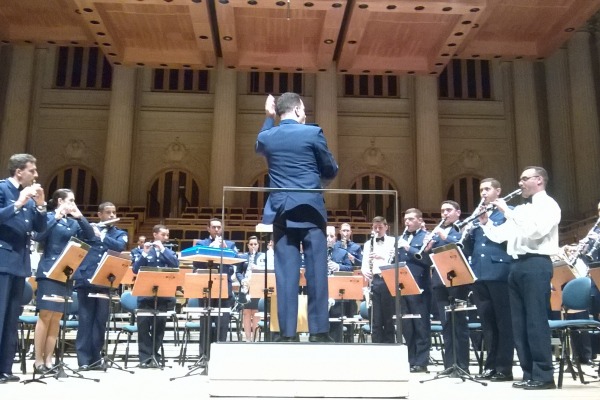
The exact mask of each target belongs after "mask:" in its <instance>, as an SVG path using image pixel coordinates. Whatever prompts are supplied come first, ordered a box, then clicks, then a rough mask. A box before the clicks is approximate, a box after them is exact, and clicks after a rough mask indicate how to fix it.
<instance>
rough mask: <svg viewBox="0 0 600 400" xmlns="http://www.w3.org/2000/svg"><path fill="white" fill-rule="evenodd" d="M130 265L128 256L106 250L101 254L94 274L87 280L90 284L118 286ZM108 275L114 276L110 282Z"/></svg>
mask: <svg viewBox="0 0 600 400" xmlns="http://www.w3.org/2000/svg"><path fill="white" fill-rule="evenodd" d="M130 265H131V260H130V259H129V258H125V257H123V256H122V255H121V253H119V252H118V251H113V250H108V251H107V252H106V253H104V255H103V256H102V259H101V260H100V264H99V265H98V268H97V269H96V272H95V273H94V276H92V278H91V279H89V281H90V283H91V284H92V285H97V286H107V287H115V286H118V285H119V284H120V283H121V280H122V279H123V276H125V273H126V272H127V270H128V269H129V266H130ZM110 275H113V276H114V280H113V282H112V283H111V282H110V279H109V277H110Z"/></svg>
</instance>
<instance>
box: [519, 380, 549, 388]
mask: <svg viewBox="0 0 600 400" xmlns="http://www.w3.org/2000/svg"><path fill="white" fill-rule="evenodd" d="M523 389H525V390H545V389H556V384H555V383H554V381H549V382H541V381H529V382H527V385H525V387H524V388H523Z"/></svg>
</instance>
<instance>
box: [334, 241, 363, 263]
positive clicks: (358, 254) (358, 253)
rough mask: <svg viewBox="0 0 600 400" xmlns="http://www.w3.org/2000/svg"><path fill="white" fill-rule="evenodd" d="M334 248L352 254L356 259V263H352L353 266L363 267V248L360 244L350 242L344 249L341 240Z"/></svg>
mask: <svg viewBox="0 0 600 400" xmlns="http://www.w3.org/2000/svg"><path fill="white" fill-rule="evenodd" d="M333 247H334V248H336V249H337V248H340V249H342V250H344V251H346V252H348V253H350V254H352V256H353V257H354V262H353V263H352V265H356V266H359V267H360V266H361V265H362V247H361V245H359V244H358V243H354V242H353V241H351V240H349V241H348V242H347V243H346V248H345V249H344V248H343V247H342V242H341V241H340V240H338V241H337V242H335V243H334V244H333Z"/></svg>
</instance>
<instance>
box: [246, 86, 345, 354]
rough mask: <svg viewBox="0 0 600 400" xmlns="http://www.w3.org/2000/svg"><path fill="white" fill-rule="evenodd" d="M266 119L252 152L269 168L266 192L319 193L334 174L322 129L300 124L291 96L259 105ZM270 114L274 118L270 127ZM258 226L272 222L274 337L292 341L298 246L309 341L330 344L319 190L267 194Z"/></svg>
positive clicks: (300, 107) (299, 109) (302, 117)
mask: <svg viewBox="0 0 600 400" xmlns="http://www.w3.org/2000/svg"><path fill="white" fill-rule="evenodd" d="M265 111H266V115H267V118H266V120H265V123H264V125H263V127H262V129H261V130H260V133H259V134H258V138H257V141H256V152H257V153H259V154H262V155H263V156H264V157H265V158H266V159H267V163H268V166H269V182H270V187H271V188H298V189H321V188H322V187H323V185H324V181H329V180H331V179H333V178H335V176H336V175H337V171H338V165H337V163H336V161H335V160H334V158H333V155H332V154H331V152H330V151H329V149H328V148H327V141H326V140H325V136H324V134H323V130H322V129H321V128H319V127H318V126H310V125H305V121H306V113H305V109H304V103H303V102H302V99H301V98H300V96H299V95H297V94H296V93H284V94H282V95H281V96H280V97H279V99H278V100H277V104H275V98H274V97H273V96H271V95H269V96H268V97H267V101H266V103H265ZM275 114H277V115H278V116H279V117H280V124H279V126H277V127H275V126H274V118H275ZM263 223H265V224H273V237H274V240H275V265H277V268H276V269H275V276H276V281H277V297H278V299H277V316H278V318H279V325H280V329H281V336H280V338H279V339H278V340H279V341H282V342H293V341H296V325H297V315H298V280H299V276H300V264H301V259H300V244H302V246H303V248H304V260H305V264H306V271H305V277H306V286H307V292H308V328H309V333H310V336H309V341H311V342H331V341H333V340H332V339H331V338H330V337H329V335H328V332H329V316H328V312H327V297H328V293H327V239H326V235H325V227H326V224H327V212H326V210H325V200H324V199H323V195H322V193H319V192H293V191H281V192H277V191H275V192H272V193H271V194H270V195H269V198H268V200H267V203H266V205H265V210H264V214H263Z"/></svg>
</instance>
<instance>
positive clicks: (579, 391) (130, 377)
mask: <svg viewBox="0 0 600 400" xmlns="http://www.w3.org/2000/svg"><path fill="white" fill-rule="evenodd" d="M245 345H246V344H244V343H239V344H238V343H236V344H233V345H232V346H231V349H233V350H235V349H238V351H237V352H238V353H239V352H240V351H239V349H240V346H245ZM248 345H249V346H255V345H253V344H248ZM292 346H298V347H297V348H307V347H309V346H310V347H315V348H319V347H320V346H335V345H321V344H304V343H301V344H287V343H286V344H280V348H281V354H282V355H285V354H286V353H287V351H286V349H290V348H291V347H292ZM343 347H345V348H346V349H347V350H348V351H350V352H352V351H353V350H355V349H353V347H356V348H357V349H356V350H357V351H360V350H358V348H359V347H368V346H361V345H358V346H356V345H354V346H343ZM241 352H242V353H244V352H245V351H241ZM228 358H230V359H229V360H227V361H226V362H225V365H226V364H228V365H229V373H230V375H231V378H232V380H237V381H236V383H235V385H237V386H238V387H237V389H239V390H241V392H242V393H244V389H245V388H246V391H245V393H250V394H253V396H254V394H256V393H262V392H263V391H262V390H261V389H260V387H264V393H269V391H270V389H271V388H270V387H269V386H270V385H274V384H272V383H270V382H268V381H267V380H261V381H253V380H249V381H246V382H242V381H241V380H243V378H244V376H259V375H260V373H258V374H257V371H260V370H261V368H264V364H265V363H268V362H269V361H270V360H268V359H266V358H262V359H254V360H252V359H247V358H246V357H238V356H236V355H235V354H234V353H232V354H231V357H228ZM221 361H224V360H219V363H220V364H223V363H222V362H221ZM65 362H66V363H67V365H69V366H71V367H76V366H77V361H76V359H75V358H74V357H68V358H65ZM32 363H33V361H31V360H28V364H27V369H28V374H27V375H21V374H17V375H18V376H19V377H21V379H22V380H23V379H29V378H31V370H32V368H31V364H32ZM130 365H131V364H130ZM134 365H135V364H134ZM187 365H191V363H188V364H187ZM187 365H186V366H185V367H181V366H179V365H177V364H176V362H175V360H173V359H168V362H167V366H172V368H169V367H168V368H165V369H164V370H158V369H137V368H132V369H131V370H133V371H135V374H129V373H127V372H122V371H118V370H116V369H109V370H108V371H107V372H103V371H88V372H83V373H82V374H83V375H84V376H85V377H88V378H95V379H100V382H99V383H97V382H94V381H90V380H81V379H77V378H64V379H61V380H56V379H54V378H49V379H45V381H46V382H47V384H46V385H44V384H40V383H29V384H27V385H23V384H22V383H8V384H2V385H0V393H1V394H2V398H27V399H51V400H54V399H64V398H73V399H77V400H79V399H85V400H96V399H98V400H100V399H102V400H106V399H108V398H111V399H115V398H117V399H127V398H145V399H177V398H191V397H190V396H193V398H194V399H196V400H205V399H209V398H210V395H209V393H210V392H211V388H210V385H211V383H210V381H209V377H208V376H206V375H195V376H191V377H187V378H182V379H176V380H170V379H171V378H174V377H180V376H182V375H185V374H186V373H187V372H188V371H189V369H188V367H187ZM219 368H221V367H219ZM584 368H585V372H588V373H590V374H592V373H594V372H595V370H592V368H591V367H587V366H586V367H584ZM327 369H329V370H330V371H331V373H330V376H339V372H340V371H341V372H342V373H345V374H346V375H347V376H363V377H368V376H370V374H369V372H368V371H372V370H373V369H377V367H376V366H374V365H372V363H371V361H365V359H364V357H363V358H360V357H356V358H355V360H353V362H350V363H349V362H347V361H345V360H344V362H343V363H340V362H336V360H331V363H330V364H329V365H328V367H327ZM429 369H430V371H431V372H430V373H428V374H423V373H420V374H407V382H406V385H407V386H406V387H407V389H408V398H410V399H412V400H430V399H447V400H455V399H456V400H458V399H465V398H470V399H484V398H486V396H487V397H488V398H489V397H493V398H510V399H511V400H520V399H542V398H543V399H545V400H554V399H556V400H562V399H565V398H576V399H578V400H587V399H589V400H592V399H594V400H596V399H597V398H598V395H599V393H600V383H598V382H595V383H590V384H588V385H583V384H581V383H579V382H575V381H573V380H572V379H571V377H570V375H565V380H564V384H563V389H556V390H543V391H526V390H523V389H513V388H512V387H511V383H510V382H498V383H489V384H488V386H487V387H484V386H482V385H480V384H478V383H474V382H469V381H466V382H462V381H461V380H460V379H456V378H444V379H439V380H436V381H432V382H426V383H419V381H420V380H423V379H428V378H431V377H433V376H434V373H435V372H437V371H440V370H442V367H441V366H430V367H429ZM471 369H472V370H473V371H475V370H476V366H471ZM18 370H19V365H18V364H15V365H14V368H13V372H17V371H18ZM249 371H250V372H249ZM293 373H294V374H295V375H296V376H297V379H298V382H297V383H296V385H299V386H301V385H304V386H306V385H312V387H313V388H315V389H314V390H315V391H316V392H318V391H319V390H320V389H319V388H318V385H319V382H315V381H312V382H311V381H310V380H309V381H303V379H302V377H303V376H309V375H310V373H304V372H303V371H302V370H300V369H296V370H295V371H293ZM514 375H515V378H520V377H521V371H520V369H519V367H515V368H514ZM555 378H557V374H556V375H555ZM587 379H591V378H587ZM323 380H327V377H326V376H324V377H323ZM342 384H343V383H340V385H342ZM259 385H260V386H259ZM363 386H364V387H363V388H362V389H361V393H363V395H364V396H365V398H370V397H373V398H381V393H384V392H386V390H387V388H389V387H391V386H393V384H391V383H386V382H365V383H364V384H363ZM386 386H387V387H386ZM340 390H342V389H340ZM368 393H372V395H371V396H369V395H368ZM243 397H244V396H241V397H221V398H224V399H225V398H243ZM327 397H337V398H342V397H339V396H335V395H330V396H327V395H326V393H321V394H319V395H317V396H314V398H321V399H322V398H327ZM351 397H352V398H356V396H354V395H353V396H351ZM270 398H278V397H270ZM304 398H311V397H304Z"/></svg>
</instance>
